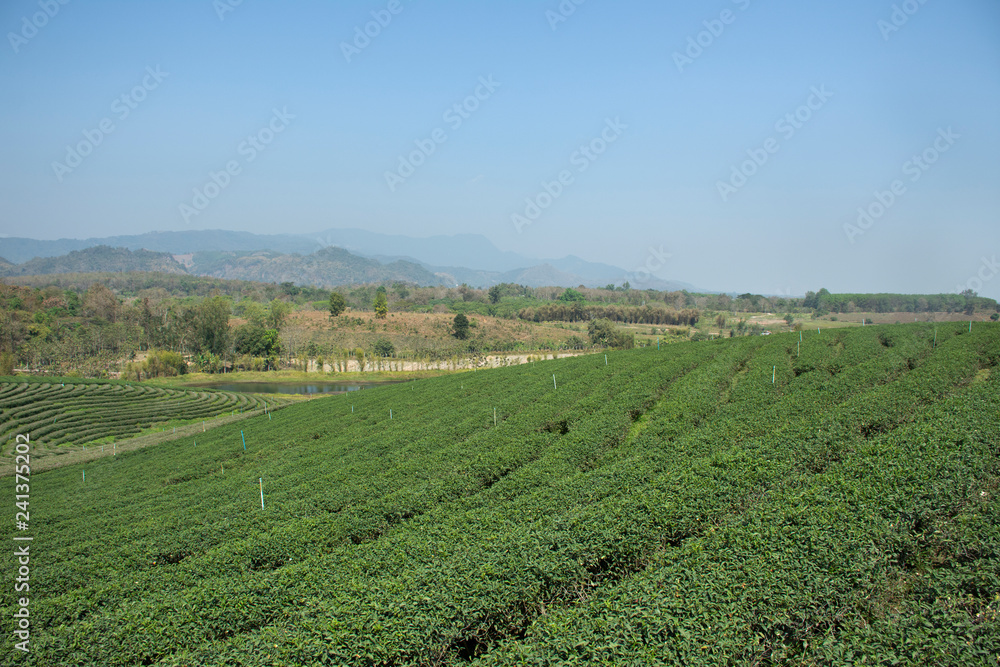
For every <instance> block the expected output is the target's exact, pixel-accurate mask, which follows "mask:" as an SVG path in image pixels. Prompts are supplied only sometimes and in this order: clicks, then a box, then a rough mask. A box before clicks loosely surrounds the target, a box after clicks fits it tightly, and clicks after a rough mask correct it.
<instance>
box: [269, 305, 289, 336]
mask: <svg viewBox="0 0 1000 667" xmlns="http://www.w3.org/2000/svg"><path fill="white" fill-rule="evenodd" d="M290 312H292V304H290V303H288V302H287V301H282V300H281V299H272V300H271V306H270V308H269V309H268V313H267V325H268V326H269V327H270V328H272V329H277V330H278V331H280V330H281V325H283V324H284V323H285V319H286V318H287V317H288V314H289V313H290Z"/></svg>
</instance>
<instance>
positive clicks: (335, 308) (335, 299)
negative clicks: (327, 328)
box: [330, 292, 347, 317]
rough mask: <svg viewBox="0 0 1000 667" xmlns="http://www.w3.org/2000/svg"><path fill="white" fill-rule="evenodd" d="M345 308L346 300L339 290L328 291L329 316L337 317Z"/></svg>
mask: <svg viewBox="0 0 1000 667" xmlns="http://www.w3.org/2000/svg"><path fill="white" fill-rule="evenodd" d="M345 310H347V302H346V301H344V295H343V294H341V293H340V292H330V317H337V316H338V315H340V314H341V313H342V312H344V311H345Z"/></svg>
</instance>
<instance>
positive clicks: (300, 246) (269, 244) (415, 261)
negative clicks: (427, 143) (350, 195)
mask: <svg viewBox="0 0 1000 667" xmlns="http://www.w3.org/2000/svg"><path fill="white" fill-rule="evenodd" d="M99 246H108V247H120V248H127V249H129V250H132V251H138V250H146V251H151V252H161V253H169V254H170V255H173V256H174V257H175V258H176V257H189V256H191V257H193V256H194V255H197V254H198V253H206V252H216V253H250V254H252V253H259V252H263V251H268V252H276V253H280V254H283V255H289V256H291V255H300V256H301V257H309V256H312V255H313V254H315V253H316V251H318V250H322V249H323V248H328V247H339V248H343V249H344V250H346V251H347V252H349V253H350V254H351V255H354V256H357V257H361V258H365V259H370V260H373V261H376V262H378V263H380V264H383V265H387V266H390V267H391V268H390V269H389V270H388V273H387V275H391V276H393V277H390V278H382V279H383V280H394V279H400V280H409V281H412V282H418V283H421V284H438V283H437V282H432V280H437V281H440V283H442V284H451V285H458V284H461V283H467V284H469V285H472V286H474V287H480V288H482V287H490V286H492V285H495V284H498V283H502V282H517V283H520V284H525V285H528V286H530V287H542V286H550V285H551V286H560V287H576V286H578V285H585V286H588V287H603V286H604V285H607V284H615V285H620V284H622V283H624V282H625V281H627V280H629V276H630V273H629V272H628V271H626V270H624V269H621V268H619V267H615V266H612V265H609V264H603V263H599V262H590V261H587V260H584V259H581V258H579V257H576V256H573V255H569V256H567V257H563V258H561V259H536V258H530V257H525V256H523V255H519V254H517V253H513V252H509V251H501V250H499V249H498V248H496V246H494V245H493V244H492V243H491V242H490V241H489V239H487V238H486V237H485V236H482V235H479V234H457V235H454V236H430V237H409V236H403V235H388V234H381V233H378V232H370V231H367V230H361V229H330V230H327V231H325V232H319V233H316V234H266V235H262V234H253V233H250V232H238V231H227V230H192V231H184V232H170V231H168V232H147V233H144V234H137V235H126V236H112V237H106V238H88V239H58V240H48V241H46V240H36V239H30V238H23V237H7V238H2V239H0V255H2V256H3V257H5V258H6V259H7V260H8V261H9V262H11V263H12V264H16V265H24V264H26V263H27V262H29V261H31V260H33V259H36V258H37V259H45V258H53V257H59V256H63V255H68V254H69V253H71V252H75V251H81V250H86V249H88V248H93V247H99ZM456 258H470V259H474V260H475V262H474V264H475V266H474V267H472V268H470V267H466V266H456V264H458V262H456V261H455V260H456ZM397 262H403V263H404V264H402V265H400V264H397ZM307 263H308V262H307ZM183 264H184V263H183V262H182V263H181V265H182V266H183ZM238 264H239V267H237V266H236V265H234V266H233V270H234V271H240V272H243V273H246V272H248V271H249V272H251V273H252V272H253V271H252V270H251V269H250V268H249V266H248V263H247V260H244V261H242V262H240V263H238ZM36 266H44V264H42V265H36ZM187 268H188V270H190V269H191V267H190V266H188V267H187ZM260 268H261V267H259V266H258V269H260ZM417 268H421V269H423V271H426V272H427V274H430V275H426V274H424V273H423V272H421V271H418V270H417ZM0 270H2V271H3V272H4V273H6V274H10V272H11V271H12V270H13V269H12V268H11V267H3V266H2V265H0ZM315 270H316V267H315V266H312V267H311V268H310V267H300V268H299V269H291V268H290V267H288V266H286V267H285V273H286V274H288V275H298V274H301V275H303V276H304V275H312V274H314V273H315ZM196 271H197V269H196ZM367 273H369V274H371V275H376V274H378V273H379V272H378V271H374V270H369V271H367ZM21 275H24V274H23V273H21ZM208 275H216V274H215V273H211V274H208ZM404 276H410V277H409V278H406V277H404ZM430 276H434V278H433V279H432V278H431V277H430ZM217 277H242V275H239V276H235V275H230V276H217ZM314 279H315V278H314ZM303 280H305V278H303ZM326 282H328V280H324V283H326ZM634 286H636V285H634ZM641 287H643V288H646V287H648V288H652V289H659V290H681V289H687V290H689V291H696V288H695V287H693V286H692V285H689V284H687V283H682V282H677V281H666V280H662V279H660V278H655V277H654V278H651V279H649V280H646V281H645V282H644V283H643V284H642V285H641Z"/></svg>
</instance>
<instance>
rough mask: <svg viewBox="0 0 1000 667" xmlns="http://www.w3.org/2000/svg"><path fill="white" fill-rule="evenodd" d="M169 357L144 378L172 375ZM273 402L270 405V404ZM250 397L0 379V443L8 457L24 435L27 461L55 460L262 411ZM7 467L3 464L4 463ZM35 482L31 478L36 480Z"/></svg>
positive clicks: (174, 363)
mask: <svg viewBox="0 0 1000 667" xmlns="http://www.w3.org/2000/svg"><path fill="white" fill-rule="evenodd" d="M178 357H179V355H175V354H174V353H170V352H159V353H157V354H154V355H151V356H150V358H149V359H148V360H147V362H149V361H150V360H152V362H151V363H148V364H146V365H144V366H143V368H144V369H145V370H144V371H143V372H144V373H146V372H148V376H149V377H155V376H163V375H176V374H177V373H178V372H180V371H179V368H180V365H181V364H183V363H184V362H183V360H180V359H179V358H178ZM272 402H273V401H272ZM263 406H264V401H263V400H262V399H260V398H257V397H254V396H247V395H243V394H234V393H232V392H220V391H214V390H211V389H164V388H160V387H153V386H147V385H141V384H130V383H128V382H125V381H122V382H106V381H105V382H102V381H97V380H81V379H76V378H31V377H24V378H18V379H17V381H5V380H4V379H0V411H2V412H3V414H4V421H3V423H2V424H0V442H2V443H4V446H3V455H4V456H9V455H10V452H11V448H12V447H13V444H14V443H13V440H14V437H15V435H16V434H19V433H20V434H29V435H30V437H31V440H32V442H34V443H35V449H33V450H32V455H33V456H35V455H37V456H39V457H40V456H44V455H47V454H59V453H62V452H65V451H66V450H67V448H71V449H77V448H81V447H82V446H83V445H86V444H88V443H91V442H95V441H103V440H108V441H109V442H110V441H111V440H113V439H116V438H117V439H123V438H128V437H131V436H134V435H136V434H138V433H139V432H140V431H142V430H144V429H148V428H150V427H152V426H154V425H156V424H163V423H166V422H171V423H175V424H177V423H186V422H189V421H200V420H204V419H209V418H212V417H217V416H219V415H228V414H230V413H231V412H233V411H251V410H261V409H263ZM8 462H9V461H8ZM36 479H37V478H36Z"/></svg>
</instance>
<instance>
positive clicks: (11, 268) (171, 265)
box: [0, 246, 187, 276]
mask: <svg viewBox="0 0 1000 667" xmlns="http://www.w3.org/2000/svg"><path fill="white" fill-rule="evenodd" d="M122 271H126V272H127V271H148V272H156V273H187V271H186V270H185V269H184V267H183V266H181V265H180V264H179V263H178V262H177V261H176V260H175V259H174V258H173V257H172V256H171V255H169V254H167V253H164V252H151V251H149V250H127V249H126V248H112V247H110V246H96V247H93V248H87V249H86V250H74V251H73V252H71V253H69V254H67V255H63V256H61V257H36V258H34V259H32V260H29V261H27V262H25V263H23V264H17V265H14V264H10V263H7V264H4V263H0V275H4V276H34V275H43V274H52V273H100V272H105V273H109V272H115V273H118V272H122Z"/></svg>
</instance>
